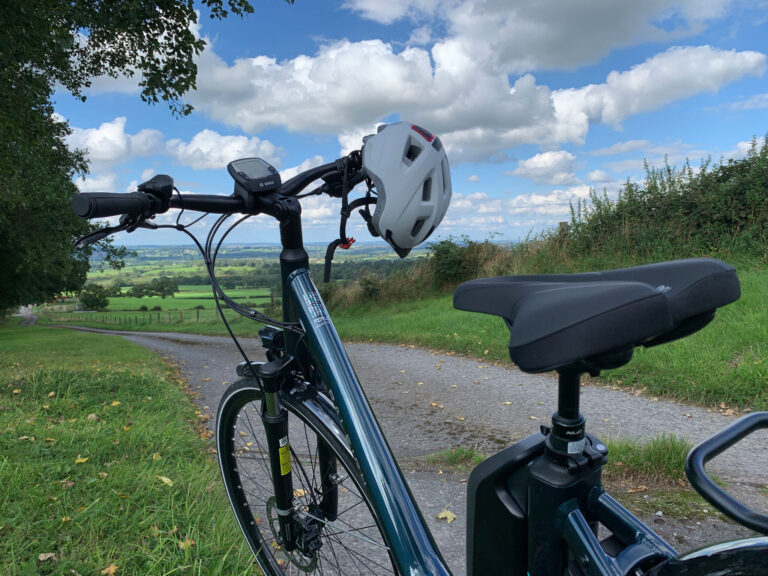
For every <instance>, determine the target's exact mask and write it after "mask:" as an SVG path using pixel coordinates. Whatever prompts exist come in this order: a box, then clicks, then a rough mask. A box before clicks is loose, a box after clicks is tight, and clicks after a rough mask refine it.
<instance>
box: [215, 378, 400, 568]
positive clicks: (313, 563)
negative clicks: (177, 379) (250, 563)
mask: <svg viewBox="0 0 768 576" xmlns="http://www.w3.org/2000/svg"><path fill="white" fill-rule="evenodd" d="M319 396H320V395H319V394H318V395H315V396H314V398H313V400H312V404H311V406H310V405H309V404H308V397H306V396H303V395H302V396H301V397H300V396H299V395H293V394H289V393H283V394H281V404H282V406H283V407H284V408H285V409H286V410H287V411H288V415H289V427H288V430H289V438H290V445H291V468H292V470H293V486H294V510H301V511H304V513H306V514H307V516H308V517H310V518H312V519H313V520H318V514H312V513H311V512H310V510H316V508H315V507H313V504H316V503H317V501H318V500H320V499H321V498H322V493H323V492H322V491H323V488H322V484H323V483H322V479H321V478H319V476H320V472H319V465H318V462H317V450H318V448H317V447H318V446H319V445H322V446H325V447H327V448H329V449H330V451H331V453H332V454H333V456H334V457H335V460H336V462H337V464H338V465H340V467H341V468H342V469H343V476H342V475H341V474H339V473H337V474H336V477H335V479H334V485H335V486H336V487H337V489H338V501H339V504H338V515H337V518H335V519H334V520H333V521H327V520H326V521H323V522H322V524H321V526H322V528H321V532H320V539H321V547H320V549H319V551H318V552H317V553H315V554H313V555H311V556H304V555H303V554H302V553H301V552H299V551H293V552H290V553H289V552H286V551H285V550H283V549H282V548H281V547H280V545H279V542H278V538H277V517H276V512H275V510H274V509H273V508H272V507H270V502H272V500H271V498H272V495H273V493H274V491H273V488H272V480H271V473H270V466H269V455H268V452H267V444H266V437H265V436H264V430H263V426H262V421H261V416H260V411H261V399H262V392H261V389H260V387H259V383H258V382H257V381H256V380H253V379H244V380H241V381H239V382H236V383H234V384H232V385H231V386H230V387H229V388H228V389H227V391H226V392H225V393H224V395H223V396H222V399H221V403H220V405H219V411H218V417H217V424H216V428H217V435H216V437H217V449H218V457H219V465H220V467H221V472H222V477H223V479H224V485H225V488H226V491H227V495H228V497H229V500H230V504H231V505H232V509H233V511H234V513H235V517H236V518H237V521H238V524H239V525H240V529H241V530H242V532H243V535H244V536H245V539H246V541H247V542H248V545H249V546H250V548H251V551H252V552H253V554H254V556H255V558H256V561H257V562H258V564H259V566H260V567H261V569H262V570H263V572H264V574H265V575H268V576H285V575H288V574H339V575H344V576H347V575H350V576H351V575H358V574H359V575H362V574H366V575H367V574H397V573H398V571H397V570H396V568H395V565H394V562H393V559H392V557H391V554H390V552H389V548H388V547H387V545H386V540H385V538H384V536H383V533H382V529H381V525H380V523H379V521H378V519H377V517H376V514H375V513H374V512H373V507H372V506H371V503H370V501H369V500H368V497H367V496H366V493H365V490H364V488H363V486H364V481H363V479H362V476H361V475H360V472H359V469H358V466H357V464H356V461H355V458H354V456H353V454H352V452H351V450H350V448H349V446H348V443H347V440H346V436H344V435H343V432H341V428H340V426H338V427H337V428H336V429H331V426H333V427H334V428H335V427H336V426H334V423H338V417H337V416H336V415H335V413H331V411H330V410H328V408H327V407H329V406H332V405H331V404H330V401H328V400H327V399H326V398H324V397H319ZM311 397H312V396H310V398H311ZM320 406H326V408H320V409H318V407H320ZM318 414H320V416H322V418H321V417H319V416H318ZM329 419H330V420H329ZM323 420H325V421H323ZM320 443H322V444H320ZM326 454H327V452H326ZM338 472H341V470H338ZM361 504H364V506H361Z"/></svg>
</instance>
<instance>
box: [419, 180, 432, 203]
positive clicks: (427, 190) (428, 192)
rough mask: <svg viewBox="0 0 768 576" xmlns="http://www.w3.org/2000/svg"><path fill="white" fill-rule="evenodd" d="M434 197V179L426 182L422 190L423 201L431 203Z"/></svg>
mask: <svg viewBox="0 0 768 576" xmlns="http://www.w3.org/2000/svg"><path fill="white" fill-rule="evenodd" d="M431 196H432V178H427V179H426V180H424V186H423V187H422V189H421V201H422V202H429V199H430V198H431Z"/></svg>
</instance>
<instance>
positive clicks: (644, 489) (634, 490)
mask: <svg viewBox="0 0 768 576" xmlns="http://www.w3.org/2000/svg"><path fill="white" fill-rule="evenodd" d="M647 491H648V486H638V487H637V488H630V489H629V490H627V492H628V493H630V494H636V493H637V492H647Z"/></svg>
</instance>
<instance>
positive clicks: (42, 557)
mask: <svg viewBox="0 0 768 576" xmlns="http://www.w3.org/2000/svg"><path fill="white" fill-rule="evenodd" d="M37 559H38V560H40V562H47V561H48V560H52V561H54V562H55V561H56V554H54V553H53V552H47V553H45V554H40V556H38V557H37Z"/></svg>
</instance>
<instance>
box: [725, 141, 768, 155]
mask: <svg viewBox="0 0 768 576" xmlns="http://www.w3.org/2000/svg"><path fill="white" fill-rule="evenodd" d="M755 145H756V146H757V151H758V152H759V151H760V149H761V148H762V147H763V146H765V138H757V139H756V140H755ZM751 151H752V141H751V140H747V141H743V142H739V143H737V144H736V148H734V149H733V150H729V151H728V152H726V153H725V154H723V157H724V158H726V159H733V160H740V159H742V158H746V157H747V155H748V154H749V153H750V152H751Z"/></svg>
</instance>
